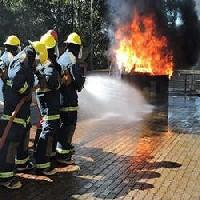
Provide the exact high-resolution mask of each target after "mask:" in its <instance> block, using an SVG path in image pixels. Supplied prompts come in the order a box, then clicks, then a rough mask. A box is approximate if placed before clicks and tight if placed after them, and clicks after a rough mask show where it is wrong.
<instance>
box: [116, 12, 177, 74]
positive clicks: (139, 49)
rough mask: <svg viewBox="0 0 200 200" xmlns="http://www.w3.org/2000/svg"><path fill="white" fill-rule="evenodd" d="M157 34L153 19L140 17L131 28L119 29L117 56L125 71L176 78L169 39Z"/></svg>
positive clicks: (120, 67)
mask: <svg viewBox="0 0 200 200" xmlns="http://www.w3.org/2000/svg"><path fill="white" fill-rule="evenodd" d="M156 33H157V32H156V26H155V22H154V19H153V17H152V16H139V15H137V14H136V15H135V16H134V18H133V20H132V23H131V24H129V25H121V26H119V27H118V29H117V31H116V33H115V40H116V42H117V47H115V49H116V50H115V51H114V53H115V57H116V63H117V65H118V67H119V69H120V70H121V71H125V72H128V73H131V72H142V73H149V74H150V75H169V76H171V75H172V71H173V62H172V54H171V53H170V52H169V51H168V42H167V38H166V37H164V36H158V35H157V34H156Z"/></svg>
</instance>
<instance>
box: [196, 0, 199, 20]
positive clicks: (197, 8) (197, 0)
mask: <svg viewBox="0 0 200 200" xmlns="http://www.w3.org/2000/svg"><path fill="white" fill-rule="evenodd" d="M195 2H196V11H197V14H198V17H199V19H200V1H199V0H195Z"/></svg>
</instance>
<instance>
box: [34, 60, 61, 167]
mask: <svg viewBox="0 0 200 200" xmlns="http://www.w3.org/2000/svg"><path fill="white" fill-rule="evenodd" d="M36 76H37V80H36V82H37V81H38V83H39V88H38V89H37V90H36V98H37V103H38V106H39V109H40V114H41V116H42V124H41V126H42V131H41V133H40V136H39V139H38V142H37V144H36V152H35V157H36V168H37V169H46V168H49V167H50V165H51V163H50V156H51V154H52V153H53V145H54V143H55V142H54V140H55V136H56V133H57V131H58V128H59V120H60V113H59V108H60V93H59V88H60V82H59V73H58V72H57V70H56V69H55V66H54V65H53V64H52V63H51V62H50V61H47V62H46V63H45V64H43V65H40V66H39V67H37V72H36Z"/></svg>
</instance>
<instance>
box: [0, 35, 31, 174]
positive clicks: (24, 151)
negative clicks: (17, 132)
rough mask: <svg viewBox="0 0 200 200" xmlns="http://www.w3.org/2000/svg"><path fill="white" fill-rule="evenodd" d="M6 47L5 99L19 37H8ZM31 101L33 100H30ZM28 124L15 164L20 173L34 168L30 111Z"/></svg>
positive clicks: (2, 70)
mask: <svg viewBox="0 0 200 200" xmlns="http://www.w3.org/2000/svg"><path fill="white" fill-rule="evenodd" d="M4 45H5V52H4V54H3V55H2V57H1V64H0V66H1V72H2V73H1V74H2V80H3V83H4V84H3V96H4V99H5V96H6V97H7V96H8V95H7V92H9V89H10V85H9V82H10V81H7V79H8V73H7V72H8V67H9V65H10V63H12V61H13V59H14V57H15V56H16V55H17V54H18V53H19V51H20V40H19V38H18V37H17V36H15V35H11V36H8V38H7V40H6V41H5V42H4ZM30 101H31V99H30ZM26 123H27V126H26V128H27V131H26V132H27V133H26V135H24V139H23V140H22V143H21V144H20V145H19V147H18V149H17V156H16V160H15V164H16V167H17V170H18V171H24V170H27V169H31V168H32V164H31V163H30V162H29V156H28V139H29V133H30V128H31V123H30V111H29V117H28V118H27V120H26Z"/></svg>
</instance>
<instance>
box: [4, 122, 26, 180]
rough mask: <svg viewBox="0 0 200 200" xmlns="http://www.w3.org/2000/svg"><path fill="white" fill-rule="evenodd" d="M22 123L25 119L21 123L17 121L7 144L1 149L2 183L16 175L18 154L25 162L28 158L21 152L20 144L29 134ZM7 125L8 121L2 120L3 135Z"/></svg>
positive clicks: (7, 139)
mask: <svg viewBox="0 0 200 200" xmlns="http://www.w3.org/2000/svg"><path fill="white" fill-rule="evenodd" d="M18 120H19V119H18ZM18 122H19V123H18ZM22 122H23V119H21V120H19V121H17V120H16V121H15V122H14V123H13V125H12V127H11V129H10V131H9V134H8V137H7V138H6V141H5V144H4V146H3V147H2V148H1V149H0V181H5V180H6V179H9V178H12V177H13V176H14V175H15V174H14V171H15V158H16V155H17V154H18V159H19V160H24V159H26V157H27V154H26V155H25V154H23V155H22V153H21V152H20V151H21V148H20V144H22V143H24V138H25V136H26V133H27V131H26V127H25V126H24V125H23V124H22ZM24 122H25V121H24ZM7 123H8V120H4V119H3V120H1V127H0V128H1V134H2V133H3V130H4V128H5V127H6V125H7Z"/></svg>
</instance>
